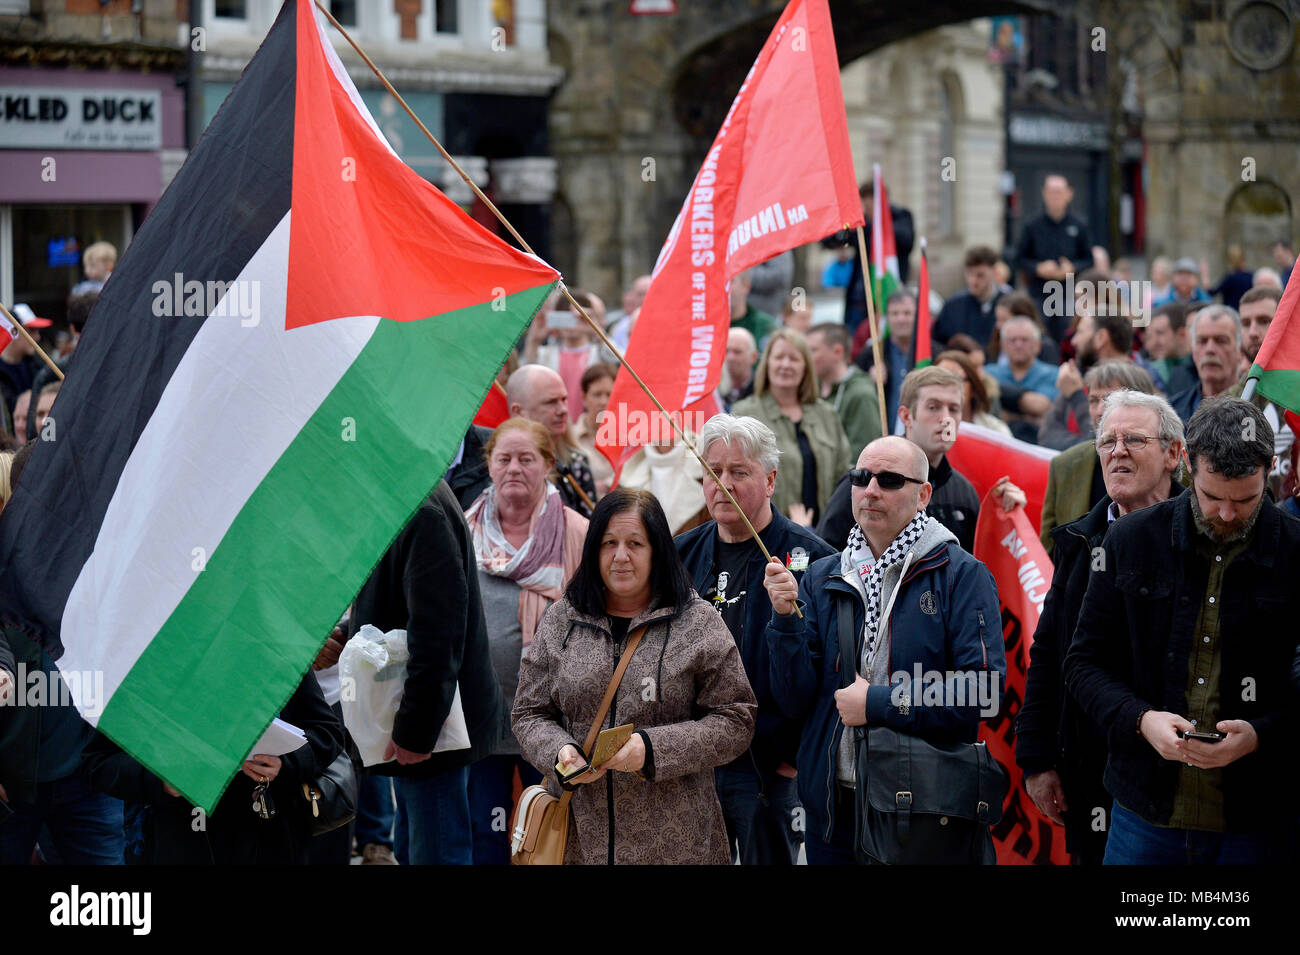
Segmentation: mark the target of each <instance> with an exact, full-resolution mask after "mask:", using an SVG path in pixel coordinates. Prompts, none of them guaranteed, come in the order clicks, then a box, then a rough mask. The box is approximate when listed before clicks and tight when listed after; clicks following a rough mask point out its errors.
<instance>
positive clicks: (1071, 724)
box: [1016, 489, 1181, 862]
mask: <svg viewBox="0 0 1300 955" xmlns="http://www.w3.org/2000/svg"><path fill="white" fill-rule="evenodd" d="M1179 490H1181V489H1179ZM1109 507H1110V498H1109V497H1108V496H1103V497H1102V499H1101V501H1100V502H1099V503H1098V504H1097V505H1096V506H1095V507H1093V509H1092V510H1091V511H1089V512H1088V513H1087V514H1086V515H1085V516H1083V517H1081V518H1079V519H1078V520H1077V521H1072V522H1070V523H1069V524H1065V525H1062V526H1061V527H1054V528H1053V529H1052V532H1051V533H1052V541H1053V550H1052V559H1053V563H1054V565H1055V571H1054V572H1053V574H1052V587H1051V589H1050V590H1049V591H1048V592H1047V598H1046V600H1044V601H1043V610H1042V614H1041V615H1040V616H1039V618H1038V628H1037V629H1036V630H1035V631H1034V642H1033V645H1032V646H1030V648H1029V673H1028V675H1027V676H1026V678H1025V699H1024V702H1023V703H1022V704H1021V707H1020V715H1019V717H1018V718H1017V719H1016V765H1017V766H1019V767H1020V768H1021V769H1022V770H1023V771H1024V773H1025V775H1026V776H1029V775H1032V774H1034V773H1041V772H1044V771H1046V770H1049V769H1054V770H1056V771H1057V774H1058V775H1059V776H1060V777H1061V784H1062V787H1063V788H1064V789H1065V801H1066V804H1067V805H1068V806H1069V807H1070V809H1069V811H1067V812H1066V813H1065V846H1066V849H1067V850H1069V852H1070V853H1072V854H1073V855H1076V856H1081V857H1083V858H1085V859H1086V860H1087V861H1089V862H1100V861H1101V858H1100V856H1101V854H1102V853H1104V851H1105V848H1106V833H1105V830H1102V831H1101V832H1100V833H1096V832H1094V830H1093V828H1092V821H1093V816H1092V810H1093V808H1094V807H1096V806H1098V805H1100V806H1102V807H1104V808H1105V809H1106V810H1107V815H1108V816H1109V807H1110V796H1109V795H1108V794H1107V792H1106V789H1105V787H1104V786H1103V785H1102V776H1103V775H1104V773H1105V770H1106V737H1105V734H1103V733H1102V732H1101V730H1099V729H1098V728H1097V727H1096V725H1095V724H1094V723H1093V722H1092V720H1090V719H1089V718H1088V716H1087V714H1086V713H1084V711H1083V708H1082V707H1081V706H1079V703H1078V701H1076V700H1075V699H1074V698H1073V697H1071V696H1070V695H1069V694H1067V693H1066V692H1065V655H1066V653H1067V652H1068V651H1069V649H1070V640H1071V638H1073V636H1074V625H1075V622H1076V621H1077V620H1078V619H1079V611H1080V609H1081V608H1082V606H1083V595H1084V593H1085V592H1086V591H1087V589H1088V575H1089V571H1090V569H1091V567H1092V555H1093V553H1094V550H1093V549H1094V548H1095V547H1097V546H1099V545H1100V544H1101V541H1102V539H1103V538H1104V537H1105V536H1106V531H1107V529H1108V527H1109V523H1108V521H1107V517H1106V512H1107V509H1108V508H1109Z"/></svg>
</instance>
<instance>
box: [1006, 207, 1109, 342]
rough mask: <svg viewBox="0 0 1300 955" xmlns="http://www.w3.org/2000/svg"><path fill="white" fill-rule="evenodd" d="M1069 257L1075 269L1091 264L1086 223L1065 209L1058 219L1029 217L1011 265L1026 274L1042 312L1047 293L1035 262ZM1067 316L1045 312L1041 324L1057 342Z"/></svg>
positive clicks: (1044, 215)
mask: <svg viewBox="0 0 1300 955" xmlns="http://www.w3.org/2000/svg"><path fill="white" fill-rule="evenodd" d="M1060 258H1066V259H1069V260H1070V261H1071V262H1073V263H1074V269H1075V271H1076V272H1082V271H1083V270H1084V269H1087V268H1091V267H1092V234H1091V233H1090V232H1089V231H1088V226H1087V224H1086V223H1085V222H1084V221H1083V220H1082V219H1080V218H1079V217H1078V216H1076V215H1074V214H1073V213H1070V212H1067V213H1066V214H1065V215H1064V216H1062V217H1061V220H1060V221H1059V222H1057V221H1054V220H1053V219H1052V218H1051V217H1049V216H1048V214H1047V213H1046V212H1045V211H1044V212H1040V213H1039V214H1038V215H1036V216H1034V217H1033V218H1032V219H1030V220H1028V221H1027V222H1026V223H1025V225H1024V228H1022V229H1021V230H1020V241H1019V242H1017V243H1016V252H1015V261H1014V262H1013V263H1012V265H1013V267H1014V268H1016V269H1018V270H1020V271H1022V272H1024V273H1025V281H1026V283H1027V284H1026V289H1027V290H1028V291H1029V294H1030V295H1032V296H1033V298H1034V301H1035V302H1037V303H1038V307H1039V311H1042V307H1043V299H1044V297H1045V296H1046V291H1045V290H1044V287H1043V286H1044V285H1045V284H1046V281H1047V280H1045V279H1040V278H1039V277H1038V275H1037V269H1038V263H1039V262H1043V261H1046V260H1048V259H1051V260H1052V261H1056V260H1057V259H1060ZM1069 322H1070V318H1069V316H1068V315H1059V316H1052V315H1044V316H1043V324H1044V325H1045V326H1046V327H1047V330H1048V331H1049V332H1050V333H1051V335H1052V337H1053V338H1055V339H1056V340H1057V341H1062V340H1063V339H1064V333H1065V330H1066V327H1067V326H1068V325H1069Z"/></svg>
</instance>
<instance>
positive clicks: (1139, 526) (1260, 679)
mask: <svg viewBox="0 0 1300 955" xmlns="http://www.w3.org/2000/svg"><path fill="white" fill-rule="evenodd" d="M1143 437H1144V436H1142V435H1139V434H1133V435H1128V434H1126V435H1124V437H1123V440H1124V442H1125V444H1126V445H1128V444H1129V443H1130V441H1134V442H1141V441H1142V439H1143ZM1186 439H1187V444H1186V448H1187V450H1186V455H1187V464H1188V466H1189V467H1190V470H1191V475H1192V487H1191V488H1190V489H1188V490H1187V491H1185V492H1183V493H1182V494H1181V495H1179V496H1178V497H1177V498H1174V499H1172V500H1168V501H1163V502H1161V503H1159V504H1154V505H1152V506H1151V507H1147V508H1144V509H1142V510H1140V511H1138V512H1136V513H1133V514H1130V515H1128V516H1126V517H1122V518H1120V519H1119V520H1117V521H1116V522H1115V524H1114V525H1113V526H1112V527H1111V529H1110V531H1109V533H1108V534H1107V535H1106V538H1105V540H1104V542H1103V545H1102V546H1101V547H1100V548H1097V549H1096V550H1094V552H1093V564H1092V566H1093V573H1092V574H1091V576H1090V578H1089V582H1088V589H1087V592H1086V594H1085V596H1084V601H1083V608H1082V611H1081V614H1080V617H1079V624H1078V628H1077V629H1076V631H1075V634H1074V640H1073V642H1072V644H1071V646H1070V650H1069V652H1068V654H1067V656H1066V661H1065V679H1066V684H1067V686H1068V688H1069V690H1070V692H1071V693H1072V694H1073V695H1074V696H1075V698H1076V699H1077V700H1078V701H1079V702H1080V704H1082V706H1083V708H1084V710H1085V711H1086V712H1087V713H1088V715H1089V716H1091V717H1092V719H1093V720H1095V721H1096V723H1097V725H1098V726H1099V727H1101V728H1102V729H1104V730H1105V731H1106V732H1107V734H1108V739H1109V744H1110V751H1109V756H1108V759H1107V764H1106V773H1105V785H1106V789H1107V790H1108V791H1109V792H1110V793H1111V795H1112V796H1114V798H1115V806H1114V810H1113V812H1112V815H1111V819H1110V826H1109V828H1110V835H1109V839H1108V842H1107V846H1106V857H1105V862H1106V864H1112V865H1113V864H1129V865H1134V864H1136V865H1174V864H1210V865H1215V864H1217V865H1252V864H1258V863H1264V862H1272V861H1284V860H1283V858H1282V856H1283V855H1284V854H1285V853H1287V852H1289V851H1291V848H1290V847H1291V840H1290V838H1289V836H1290V831H1291V827H1292V825H1293V824H1294V806H1293V803H1292V802H1291V800H1290V799H1289V798H1288V797H1289V794H1290V793H1291V792H1293V789H1292V787H1291V785H1290V780H1291V779H1292V778H1293V764H1294V761H1295V756H1294V754H1295V732H1296V729H1297V714H1296V710H1295V695H1294V691H1293V690H1292V688H1291V687H1290V685H1289V679H1290V670H1291V666H1292V661H1293V659H1294V657H1295V652H1296V644H1297V640H1298V639H1300V638H1298V637H1297V631H1296V628H1295V620H1296V619H1297V614H1300V589H1298V588H1296V586H1295V583H1294V577H1295V560H1296V555H1297V554H1300V524H1297V523H1296V522H1295V521H1294V520H1291V519H1290V518H1288V517H1286V516H1285V515H1283V514H1282V513H1281V512H1280V511H1279V510H1278V508H1277V507H1276V506H1275V505H1274V504H1273V503H1272V501H1270V500H1268V498H1267V496H1266V494H1265V486H1266V480H1267V478H1268V472H1269V469H1270V468H1271V466H1272V463H1273V432H1272V429H1271V428H1270V427H1269V424H1268V421H1267V420H1266V419H1265V417H1264V415H1263V414H1262V413H1261V412H1260V411H1259V409H1258V408H1256V407H1255V406H1254V405H1252V404H1250V403H1249V402H1246V401H1242V400H1240V399H1238V398H1231V397H1226V396H1225V397H1219V398H1214V399H1207V400H1206V401H1205V402H1203V403H1202V404H1201V406H1200V407H1199V408H1198V409H1197V411H1196V413H1195V414H1194V415H1193V416H1192V418H1191V420H1190V421H1189V422H1188V423H1187V431H1186ZM1211 734H1212V735H1211ZM1274 794H1276V795H1274Z"/></svg>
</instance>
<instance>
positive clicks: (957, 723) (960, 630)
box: [764, 436, 1006, 865]
mask: <svg viewBox="0 0 1300 955" xmlns="http://www.w3.org/2000/svg"><path fill="white" fill-rule="evenodd" d="M928 473H929V459H928V458H927V457H926V453H925V451H923V450H922V449H921V447H920V446H919V445H916V444H913V443H912V442H911V441H908V440H907V439H906V438H901V437H894V436H890V437H885V438H878V439H876V440H875V441H872V442H871V443H870V444H869V445H867V446H866V448H864V449H863V451H862V454H861V455H860V456H859V457H858V466H857V467H856V468H855V469H854V470H852V471H851V472H850V478H849V479H850V481H851V482H852V486H853V491H852V496H853V516H854V518H855V520H856V523H855V524H854V526H853V529H852V530H851V531H850V533H849V542H848V546H847V547H845V549H844V550H843V552H841V553H838V554H832V555H831V556H830V557H823V558H822V559H821V560H818V561H816V562H814V563H813V564H812V566H810V567H809V568H808V571H807V573H805V574H804V575H803V579H802V580H800V581H799V582H798V584H796V583H795V579H794V576H793V574H791V572H790V570H789V569H788V568H786V567H785V566H784V565H782V564H781V563H780V561H779V560H774V561H773V562H771V563H769V564H768V565H767V571H766V573H767V577H766V579H765V580H764V586H765V587H766V588H767V592H768V598H769V599H770V600H771V603H772V622H771V623H770V624H769V625H768V628H767V641H768V653H769V657H770V660H771V680H772V693H773V696H774V697H775V698H776V701H777V704H778V705H779V706H780V707H781V710H782V712H785V713H788V714H791V715H794V714H804V715H805V720H804V729H803V735H802V738H801V739H800V743H799V756H798V767H799V776H798V781H799V798H800V801H801V802H802V803H803V806H804V809H805V811H806V812H807V828H806V833H805V836H804V848H805V851H806V853H807V858H808V863H809V865H848V864H852V863H854V862H855V861H859V862H884V863H890V864H894V863H907V862H918V863H932V862H933V863H937V862H952V861H954V859H953V858H952V857H951V854H950V851H949V850H950V849H951V842H950V840H951V841H955V842H961V843H962V844H963V845H966V846H968V847H969V848H970V850H971V854H970V857H969V858H967V859H966V860H965V861H973V862H983V863H985V864H992V863H993V862H994V861H995V859H996V856H995V853H994V851H993V840H992V837H991V836H990V834H989V827H988V825H987V824H986V823H982V822H981V821H979V820H978V819H976V820H966V819H960V818H957V817H956V816H954V817H952V818H950V819H949V818H947V817H945V819H946V822H945V823H944V824H943V825H944V828H943V829H939V828H938V827H939V825H940V823H939V822H938V818H939V817H938V816H932V815H920V814H912V813H909V816H910V824H911V826H912V829H913V832H914V834H915V836H916V837H917V838H915V839H914V840H913V841H912V842H910V843H909V844H910V845H912V846H914V847H915V846H921V845H927V846H931V847H935V846H939V847H940V848H939V849H938V850H936V851H934V852H931V853H926V852H924V851H923V852H921V853H920V854H919V855H916V856H899V855H897V849H898V844H897V843H896V842H894V841H892V840H876V839H870V838H862V839H858V838H857V837H858V833H857V832H856V831H855V826H854V820H855V818H863V819H865V818H866V817H867V809H868V807H867V804H866V792H865V787H866V780H867V779H868V778H869V776H870V774H871V773H872V772H883V771H884V769H883V767H882V765H879V764H878V765H876V766H875V768H873V767H872V764H871V763H870V762H869V760H871V759H872V756H871V752H869V749H870V748H869V747H868V745H867V740H868V736H867V734H868V731H871V730H874V729H876V728H878V727H888V728H891V729H894V730H897V731H899V732H900V733H902V734H910V735H913V736H916V737H919V738H920V739H922V740H926V741H928V742H931V743H934V744H936V745H938V744H951V743H974V742H975V740H976V738H977V736H978V734H979V725H980V721H981V719H989V718H992V717H994V716H996V715H997V712H998V710H999V708H1000V706H1001V701H1002V688H1003V684H1004V682H1005V678H1006V655H1005V652H1004V650H1003V644H1002V618H1001V616H1000V610H999V605H998V595H997V589H996V588H995V586H994V584H993V577H992V575H991V574H990V573H989V571H988V568H986V567H985V566H984V565H983V564H981V563H980V562H979V561H977V560H976V559H975V558H974V557H972V556H971V555H970V554H968V553H967V552H966V551H964V550H962V548H961V547H959V546H958V544H957V538H956V537H955V536H953V534H952V532H951V531H949V530H948V529H947V528H945V527H944V526H943V525H942V524H940V523H939V522H938V521H936V520H934V518H932V517H929V516H928V515H927V514H926V513H925V507H926V505H927V504H928V503H929V501H930V493H931V490H932V488H931V486H930V483H929V481H928V480H927V475H928ZM796 604H797V606H798V608H799V610H800V612H801V613H802V614H803V617H802V619H800V618H799V617H797V616H796V615H795V612H794V610H795V606H796ZM918 678H919V679H920V680H921V683H920V684H917V683H916V682H915V681H916V680H917V679H918ZM833 687H838V689H832V688H833ZM878 735H879V734H873V735H872V736H871V740H872V746H873V747H877V752H879V747H881V746H883V745H885V744H886V742H887V740H885V739H883V738H882V739H878ZM886 735H887V734H886ZM893 739H894V740H897V739H898V737H893ZM920 786H921V781H920V780H918V781H917V787H918V792H917V796H918V798H923V792H922V791H921V790H920ZM900 788H906V787H900ZM1001 796H1002V794H1000V793H994V794H993V798H994V799H1001ZM916 808H918V809H923V808H926V807H925V804H919V805H918V806H917V807H916ZM930 808H933V807H930ZM931 827H933V828H931ZM922 829H925V830H926V831H925V832H922ZM931 836H934V837H935V838H934V839H931ZM944 844H947V848H946V849H945V848H943V846H944Z"/></svg>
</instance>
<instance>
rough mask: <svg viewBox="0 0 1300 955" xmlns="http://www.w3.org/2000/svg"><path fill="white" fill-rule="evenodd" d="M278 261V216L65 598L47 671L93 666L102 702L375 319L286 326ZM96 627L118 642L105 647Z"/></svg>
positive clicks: (281, 247) (141, 446)
mask: <svg viewBox="0 0 1300 955" xmlns="http://www.w3.org/2000/svg"><path fill="white" fill-rule="evenodd" d="M288 259H289V215H288V214H286V215H285V217H284V218H283V219H282V220H281V222H280V225H279V226H277V227H276V229H275V231H273V232H272V233H271V235H270V236H269V237H268V238H267V240H266V243H265V244H264V245H263V246H262V248H261V249H259V250H258V251H257V253H256V254H254V256H253V258H252V259H250V260H249V263H248V266H247V267H246V268H245V269H244V271H243V272H242V273H241V274H240V275H239V278H238V279H237V280H236V285H235V286H234V288H235V289H236V291H235V293H234V296H235V297H236V298H237V299H239V300H240V306H242V305H244V304H247V303H248V300H249V295H250V293H249V290H252V289H257V290H258V294H257V300H258V304H259V306H260V309H259V312H260V314H259V315H257V316H255V317H256V318H257V319H258V320H257V322H256V324H247V325H246V322H249V321H251V320H250V319H248V318H244V317H241V316H240V315H236V314H227V315H224V316H218V317H212V318H210V319H209V320H207V321H205V322H204V323H203V327H202V328H201V329H200V330H199V333H198V335H196V336H195V338H194V340H193V342H192V343H191V344H190V347H189V350H188V351H187V352H186V353H185V356H184V358H182V359H181V363H180V365H178V366H177V368H176V371H175V372H174V373H173V374H172V377H171V380H170V381H168V383H167V387H166V388H165V389H164V391H163V394H162V399H161V400H160V401H159V403H158V407H157V408H156V409H155V411H154V413H153V417H152V418H150V420H149V423H148V424H147V425H146V426H145V429H144V431H143V432H142V433H141V435H140V439H139V441H138V442H137V444H136V446H135V448H134V449H133V450H132V452H131V456H130V458H128V460H127V464H126V467H125V468H124V469H123V471H122V477H121V479H120V481H119V483H118V489H117V494H116V495H114V497H113V499H112V501H111V503H110V504H109V507H108V511H107V513H105V515H104V520H103V523H102V524H101V526H100V530H99V536H98V538H97V539H96V542H95V550H94V552H93V553H92V554H91V556H90V559H89V560H88V561H86V563H85V566H84V567H83V568H82V570H81V573H80V575H78V577H77V581H76V583H75V584H74V585H73V588H72V593H71V594H70V595H69V597H68V604H67V609H66V610H65V611H64V616H63V632H64V634H65V635H66V637H65V640H64V647H65V648H66V654H65V656H63V657H62V658H61V659H60V661H59V665H60V667H62V668H64V669H66V670H75V671H83V672H85V671H98V672H102V673H103V684H104V685H103V692H104V694H105V695H106V696H108V697H111V696H112V694H113V693H114V691H115V690H116V689H117V687H118V685H119V684H120V683H121V681H122V678H123V677H124V676H125V675H126V673H127V672H128V671H129V670H130V669H131V667H132V666H133V665H134V664H135V662H136V660H137V659H138V658H139V655H140V653H141V652H142V651H143V650H144V648H145V647H146V646H147V645H148V644H149V642H150V641H151V640H152V639H153V636H154V634H156V633H157V632H158V631H159V630H160V629H161V628H162V626H163V624H165V623H166V622H167V618H168V617H169V616H171V614H172V612H173V611H175V609H176V607H177V605H178V604H179V603H180V601H181V599H182V598H183V597H184V596H185V594H186V593H187V592H188V591H189V589H190V587H191V586H193V584H194V581H195V577H196V575H197V574H199V573H202V572H203V568H204V565H205V564H206V561H207V558H208V557H210V556H211V555H212V553H213V552H214V551H215V550H216V548H217V545H218V544H219V543H220V542H221V540H222V538H223V537H224V536H225V534H226V531H227V530H228V529H229V527H230V525H231V523H232V522H233V521H234V519H235V517H236V516H237V515H238V514H239V511H240V510H241V509H242V507H243V506H244V504H245V503H246V502H247V501H248V498H249V496H250V495H251V494H252V493H253V491H254V490H255V489H256V488H257V487H258V485H259V484H261V482H262V480H263V479H264V478H265V477H266V474H267V472H268V471H270V469H271V467H272V466H273V465H274V464H275V462H276V461H277V460H279V458H280V457H281V455H283V453H284V451H285V449H286V448H288V446H289V444H290V442H291V441H292V440H293V439H294V437H296V436H297V434H298V432H299V431H301V429H302V425H303V422H304V421H305V420H306V419H307V418H309V417H310V416H311V414H312V413H313V412H314V411H315V410H316V409H317V408H318V407H319V406H320V404H321V402H322V401H323V400H324V399H325V397H326V396H327V395H328V394H329V393H330V391H331V389H333V387H334V386H335V384H336V383H337V382H338V380H339V379H340V378H341V377H342V376H343V373H344V372H345V371H346V370H347V369H348V367H349V366H350V365H351V364H352V362H353V361H354V360H355V359H356V356H357V355H358V354H360V353H361V350H362V348H363V347H364V346H365V343H366V342H367V341H368V340H369V339H370V336H371V335H372V334H373V333H374V330H375V326H376V325H377V324H378V322H379V319H377V318H375V317H367V318H344V319H338V320H336V321H331V322H325V323H322V324H319V325H309V326H306V327H304V328H300V329H294V330H293V332H292V333H290V332H287V331H286V330H285V328H284V324H283V320H282V319H281V316H282V315H283V314H284V304H285V284H286V281H287V278H288ZM160 294H161V293H160ZM168 294H170V293H168ZM229 298H230V295H229V294H228V295H227V296H226V298H225V299H223V303H224V302H225V301H227V300H228V299H229ZM220 309H221V311H226V312H232V311H235V309H230V308H227V307H225V306H224V304H223V305H222V306H220ZM262 319H266V320H262ZM162 320H164V321H165V320H166V319H162ZM235 378H238V379H242V380H244V381H246V382H248V383H249V384H250V389H249V391H248V393H247V394H246V395H244V396H242V397H244V398H246V399H247V402H246V403H241V404H232V403H231V402H230V395H229V394H228V388H229V383H230V382H231V380H232V379H235ZM178 488H185V489H188V491H189V493H186V494H178V493H177V491H176V489H178ZM104 632H109V633H115V634H121V635H122V639H119V640H115V641H113V642H111V643H110V642H108V641H105V640H103V639H101V638H100V635H101V634H102V633H104ZM87 689H89V687H87ZM77 702H78V703H80V702H81V701H77ZM86 713H87V719H88V720H90V721H91V722H92V723H95V722H97V715H96V714H95V713H94V712H93V710H87V711H86Z"/></svg>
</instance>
